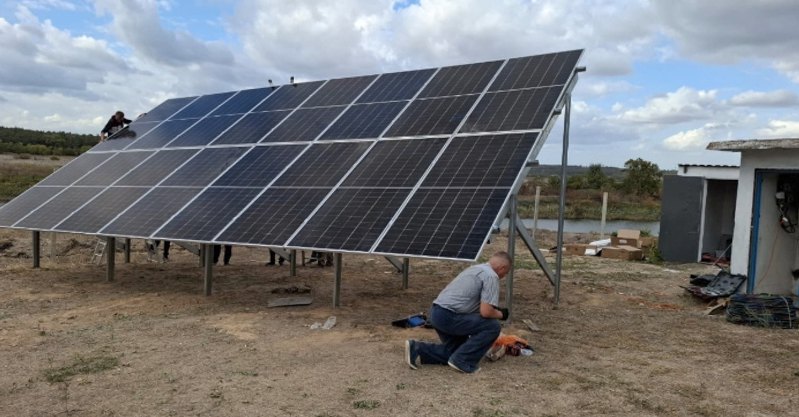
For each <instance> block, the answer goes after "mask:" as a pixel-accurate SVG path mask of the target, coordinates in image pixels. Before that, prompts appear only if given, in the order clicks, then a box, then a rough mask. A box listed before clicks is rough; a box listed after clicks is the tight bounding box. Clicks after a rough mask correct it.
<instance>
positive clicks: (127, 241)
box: [125, 238, 130, 264]
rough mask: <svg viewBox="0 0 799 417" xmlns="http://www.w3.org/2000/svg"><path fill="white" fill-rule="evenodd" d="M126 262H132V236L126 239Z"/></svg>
mask: <svg viewBox="0 0 799 417" xmlns="http://www.w3.org/2000/svg"><path fill="white" fill-rule="evenodd" d="M125 263H126V264H129V263H130V238H126V239H125Z"/></svg>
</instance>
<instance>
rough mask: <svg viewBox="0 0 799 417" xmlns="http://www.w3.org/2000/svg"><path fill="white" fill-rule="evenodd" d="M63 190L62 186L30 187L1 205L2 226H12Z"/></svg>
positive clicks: (0, 217) (0, 224)
mask: <svg viewBox="0 0 799 417" xmlns="http://www.w3.org/2000/svg"><path fill="white" fill-rule="evenodd" d="M61 190H63V188H62V187H33V188H29V189H28V190H27V191H25V192H24V193H22V195H20V196H18V197H17V198H15V199H13V200H11V201H10V202H8V203H6V204H4V205H2V206H0V226H11V225H12V224H14V223H16V222H17V221H19V219H21V218H23V217H25V216H27V215H28V213H30V212H31V211H33V210H35V209H36V207H39V206H41V205H42V204H44V202H45V201H47V200H49V199H50V198H52V197H53V196H54V195H56V194H58V192H59V191H61Z"/></svg>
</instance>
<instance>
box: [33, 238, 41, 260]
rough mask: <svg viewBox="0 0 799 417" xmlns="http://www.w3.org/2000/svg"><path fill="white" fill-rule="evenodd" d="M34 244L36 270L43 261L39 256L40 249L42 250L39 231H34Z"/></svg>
mask: <svg viewBox="0 0 799 417" xmlns="http://www.w3.org/2000/svg"><path fill="white" fill-rule="evenodd" d="M32 244H33V267H34V268H38V267H39V266H40V265H41V262H40V261H41V259H40V256H39V249H41V246H40V244H39V231H38V230H34V231H33V242H32Z"/></svg>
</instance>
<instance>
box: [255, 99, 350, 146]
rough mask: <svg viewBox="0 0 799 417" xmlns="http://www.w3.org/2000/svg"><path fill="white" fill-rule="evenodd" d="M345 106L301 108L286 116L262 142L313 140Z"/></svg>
mask: <svg viewBox="0 0 799 417" xmlns="http://www.w3.org/2000/svg"><path fill="white" fill-rule="evenodd" d="M344 108H345V107H344V106H337V107H318V108H313V109H299V110H297V111H295V112H294V113H292V115H291V116H289V117H288V118H286V120H284V121H283V123H281V124H280V125H279V126H277V127H276V128H275V129H274V130H273V131H272V133H270V134H268V135H267V136H266V138H264V139H263V141H262V142H295V141H312V140H314V139H315V138H316V137H317V136H319V134H320V133H322V131H323V130H324V129H325V128H326V127H327V126H328V125H330V122H332V121H333V120H335V118H336V117H337V116H338V115H339V114H341V112H343V111H344Z"/></svg>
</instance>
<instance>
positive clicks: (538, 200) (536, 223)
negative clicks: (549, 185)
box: [533, 185, 541, 239]
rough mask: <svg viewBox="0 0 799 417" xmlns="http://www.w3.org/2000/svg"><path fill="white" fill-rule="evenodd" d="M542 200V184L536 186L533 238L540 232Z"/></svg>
mask: <svg viewBox="0 0 799 417" xmlns="http://www.w3.org/2000/svg"><path fill="white" fill-rule="evenodd" d="M540 201H541V186H540V185H536V186H535V205H534V206H533V239H535V234H536V232H538V203H539V202H540Z"/></svg>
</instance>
